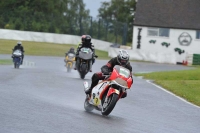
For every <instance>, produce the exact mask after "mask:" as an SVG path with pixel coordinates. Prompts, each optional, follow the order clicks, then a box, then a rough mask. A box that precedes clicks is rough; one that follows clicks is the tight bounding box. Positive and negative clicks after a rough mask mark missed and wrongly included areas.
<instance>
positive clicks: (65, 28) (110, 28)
mask: <svg viewBox="0 0 200 133" xmlns="http://www.w3.org/2000/svg"><path fill="white" fill-rule="evenodd" d="M134 7H135V0H111V2H103V3H102V5H101V7H100V9H99V15H98V19H95V18H92V17H91V16H90V14H89V13H90V10H89V9H86V8H85V4H84V3H83V0H6V1H3V0H1V1H0V14H1V18H0V28H1V29H15V30H24V31H38V32H50V33H60V34H73V35H82V34H91V35H92V36H93V38H98V39H102V40H105V41H111V42H117V43H120V44H121V43H126V41H127V40H128V42H130V41H131V40H132V33H131V31H132V23H133V16H132V15H131V14H130V9H134ZM127 33H128V34H127Z"/></svg>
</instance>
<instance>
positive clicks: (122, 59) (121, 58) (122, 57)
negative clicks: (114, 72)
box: [117, 50, 129, 66]
mask: <svg viewBox="0 0 200 133" xmlns="http://www.w3.org/2000/svg"><path fill="white" fill-rule="evenodd" d="M117 62H118V63H119V64H120V65H122V66H126V65H127V64H128V62H129V54H128V52H127V51H126V50H120V51H119V54H118V55H117Z"/></svg>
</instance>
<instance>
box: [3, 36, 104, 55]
mask: <svg viewBox="0 0 200 133" xmlns="http://www.w3.org/2000/svg"><path fill="white" fill-rule="evenodd" d="M16 43H17V41H16V40H0V48H1V49H0V54H11V53H12V49H13V48H14V46H15V45H16ZM22 45H23V46H24V50H25V55H38V56H61V57H62V56H64V55H65V52H67V51H68V50H69V49H70V48H71V47H74V48H76V47H77V46H76V45H72V44H67V45H65V44H55V43H43V42H29V41H22ZM96 55H98V56H99V59H108V52H104V51H101V50H96Z"/></svg>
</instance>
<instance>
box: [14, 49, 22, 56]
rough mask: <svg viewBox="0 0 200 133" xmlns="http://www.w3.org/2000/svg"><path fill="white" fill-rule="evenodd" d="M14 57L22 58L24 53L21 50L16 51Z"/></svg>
mask: <svg viewBox="0 0 200 133" xmlns="http://www.w3.org/2000/svg"><path fill="white" fill-rule="evenodd" d="M13 55H14V56H16V57H20V56H22V52H21V51H20V50H18V49H17V50H15V51H14V52H13Z"/></svg>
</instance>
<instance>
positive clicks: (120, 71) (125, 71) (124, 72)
mask: <svg viewBox="0 0 200 133" xmlns="http://www.w3.org/2000/svg"><path fill="white" fill-rule="evenodd" d="M114 69H115V70H116V71H117V72H118V74H119V75H121V76H123V77H125V78H129V77H130V75H131V72H130V71H129V70H128V69H127V68H124V67H122V66H119V65H115V67H114Z"/></svg>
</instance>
